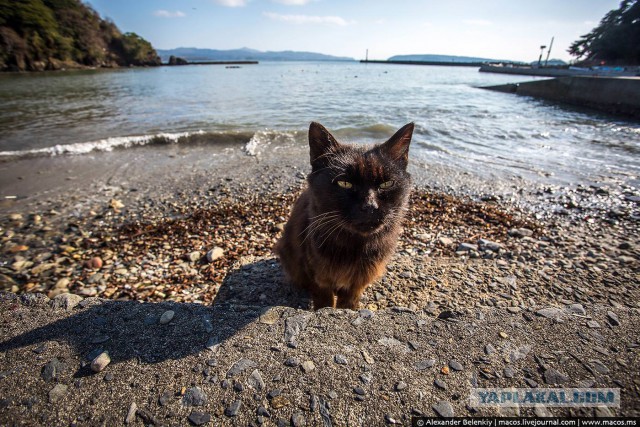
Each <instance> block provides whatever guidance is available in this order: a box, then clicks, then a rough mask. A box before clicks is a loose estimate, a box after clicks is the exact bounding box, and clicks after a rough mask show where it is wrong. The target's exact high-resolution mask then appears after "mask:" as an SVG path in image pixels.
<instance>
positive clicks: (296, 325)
mask: <svg viewBox="0 0 640 427" xmlns="http://www.w3.org/2000/svg"><path fill="white" fill-rule="evenodd" d="M310 316H311V315H310V314H306V313H305V314H299V315H297V316H291V317H289V318H287V319H286V320H285V323H284V340H285V342H286V343H287V344H292V343H294V342H295V339H296V337H297V336H298V334H299V333H300V332H302V331H303V330H304V329H305V328H306V327H307V321H308V320H309V317H310Z"/></svg>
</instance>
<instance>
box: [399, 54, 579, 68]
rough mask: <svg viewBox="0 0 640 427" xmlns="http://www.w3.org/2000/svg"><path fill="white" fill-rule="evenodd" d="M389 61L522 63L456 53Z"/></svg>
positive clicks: (555, 61) (553, 61)
mask: <svg viewBox="0 0 640 427" xmlns="http://www.w3.org/2000/svg"><path fill="white" fill-rule="evenodd" d="M388 61H423V62H461V63H465V62H502V63H513V64H522V63H521V62H519V61H511V60H508V59H491V58H477V57H475V56H455V55H396V56H392V57H391V58H389V59H388ZM530 64H531V65H537V64H538V61H537V60H536V61H532V62H531V63H530ZM547 65H550V66H562V65H567V63H566V62H564V61H563V60H561V59H550V60H549V61H548V63H547Z"/></svg>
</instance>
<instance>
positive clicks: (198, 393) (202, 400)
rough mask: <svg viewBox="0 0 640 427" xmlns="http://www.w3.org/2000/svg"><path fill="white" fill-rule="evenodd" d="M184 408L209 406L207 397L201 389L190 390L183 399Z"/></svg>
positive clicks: (192, 388)
mask: <svg viewBox="0 0 640 427" xmlns="http://www.w3.org/2000/svg"><path fill="white" fill-rule="evenodd" d="M182 404H183V405H184V406H205V405H206V404H207V395H206V394H205V393H204V391H202V389H201V388H200V387H191V388H189V389H188V390H187V391H186V392H185V394H184V396H183V397H182Z"/></svg>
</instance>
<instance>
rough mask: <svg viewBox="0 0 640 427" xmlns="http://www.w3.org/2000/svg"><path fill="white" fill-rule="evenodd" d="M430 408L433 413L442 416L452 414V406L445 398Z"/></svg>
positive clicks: (448, 416)
mask: <svg viewBox="0 0 640 427" xmlns="http://www.w3.org/2000/svg"><path fill="white" fill-rule="evenodd" d="M432 408H433V410H434V411H435V413H436V414H437V415H439V416H440V417H442V418H451V417H453V416H454V412H453V406H451V402H448V401H446V400H441V401H439V402H438V403H435V404H434V405H433V406H432Z"/></svg>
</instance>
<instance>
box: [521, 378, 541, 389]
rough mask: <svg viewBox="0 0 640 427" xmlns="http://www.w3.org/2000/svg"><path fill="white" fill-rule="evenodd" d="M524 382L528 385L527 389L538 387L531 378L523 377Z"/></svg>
mask: <svg viewBox="0 0 640 427" xmlns="http://www.w3.org/2000/svg"><path fill="white" fill-rule="evenodd" d="M524 382H525V383H527V385H528V386H529V387H531V388H536V387H538V383H537V382H536V381H535V380H533V379H531V378H526V377H525V379H524Z"/></svg>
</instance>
